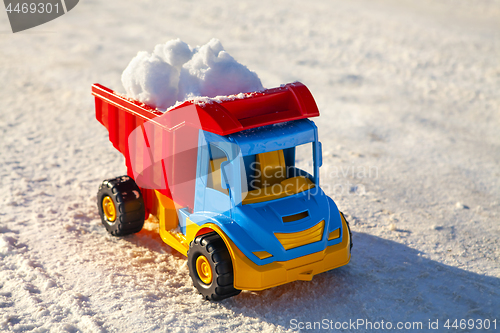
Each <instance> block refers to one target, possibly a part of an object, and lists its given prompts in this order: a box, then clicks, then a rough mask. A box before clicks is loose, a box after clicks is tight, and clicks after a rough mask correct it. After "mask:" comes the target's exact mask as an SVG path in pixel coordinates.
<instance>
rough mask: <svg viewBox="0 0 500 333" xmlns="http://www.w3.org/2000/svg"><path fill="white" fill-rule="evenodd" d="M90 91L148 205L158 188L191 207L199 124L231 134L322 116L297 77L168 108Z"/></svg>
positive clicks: (105, 90)
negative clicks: (219, 99)
mask: <svg viewBox="0 0 500 333" xmlns="http://www.w3.org/2000/svg"><path fill="white" fill-rule="evenodd" d="M92 95H94V96H95V106H96V118H97V120H99V122H101V124H103V125H104V126H105V127H106V128H107V129H108V131H109V140H110V141H111V142H112V143H113V146H114V147H115V148H116V149H118V150H119V151H120V152H121V153H122V154H123V155H124V156H125V160H126V164H127V173H128V175H129V176H130V177H132V178H133V179H135V180H136V182H137V183H138V185H139V187H140V188H141V190H142V194H143V196H144V199H145V203H146V207H149V205H148V201H149V200H152V199H151V196H152V195H154V193H153V192H152V190H153V189H156V190H158V191H160V192H161V193H163V194H165V195H167V196H169V197H170V198H172V195H174V198H175V200H174V201H175V202H176V203H177V204H178V205H179V206H181V207H189V208H190V210H192V208H193V204H194V181H195V178H196V162H197V149H195V148H196V147H197V144H198V131H199V130H200V129H202V130H204V131H208V132H212V133H215V134H219V135H228V134H231V133H235V132H239V131H242V130H246V129H250V128H255V127H259V126H264V125H270V124H275V123H281V122H285V121H290V120H296V119H303V118H309V117H315V116H319V111H318V108H317V106H316V103H315V101H314V98H313V97H312V95H311V93H310V92H309V90H308V89H307V87H306V86H304V85H303V84H302V83H299V82H296V83H290V84H287V85H285V86H282V87H279V88H274V89H268V90H265V91H262V92H258V93H248V94H244V96H243V97H242V98H234V99H232V98H227V100H226V101H223V102H212V103H199V102H198V103H196V102H193V101H188V102H185V103H183V104H182V105H179V106H177V107H175V108H173V109H171V110H169V111H167V112H165V113H163V112H160V111H158V110H156V109H154V108H151V107H149V106H147V105H145V104H143V103H140V102H138V101H134V100H130V99H127V98H125V97H123V96H120V95H118V94H116V93H114V92H113V91H112V90H110V89H108V88H106V87H104V86H102V85H100V84H94V85H93V86H92ZM239 97H241V96H239Z"/></svg>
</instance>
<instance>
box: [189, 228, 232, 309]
mask: <svg viewBox="0 0 500 333" xmlns="http://www.w3.org/2000/svg"><path fill="white" fill-rule="evenodd" d="M200 256H204V257H205V258H206V259H207V260H208V263H209V264H210V272H211V277H212V278H211V282H210V283H205V282H203V281H202V278H200V276H199V274H198V271H197V267H196V266H197V260H198V258H199V257H200ZM188 267H189V275H190V276H191V280H193V285H194V286H195V287H196V289H198V291H199V292H200V294H201V295H202V296H203V298H204V299H206V300H209V301H220V300H223V299H225V298H228V297H232V296H236V295H238V294H239V293H240V292H241V290H237V289H234V275H233V264H232V262H231V256H230V255H229V251H228V250H227V248H226V245H225V244H224V241H223V240H222V238H221V237H220V236H219V235H218V234H217V233H215V232H211V233H208V234H204V235H201V236H198V237H196V238H195V239H194V240H193V241H192V242H191V244H190V245H189V251H188Z"/></svg>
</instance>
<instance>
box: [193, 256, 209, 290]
mask: <svg viewBox="0 0 500 333" xmlns="http://www.w3.org/2000/svg"><path fill="white" fill-rule="evenodd" d="M196 273H198V277H199V278H200V280H201V281H202V282H203V283H204V284H210V283H212V267H210V263H209V262H208V259H207V257H205V256H203V255H201V256H199V257H198V259H196Z"/></svg>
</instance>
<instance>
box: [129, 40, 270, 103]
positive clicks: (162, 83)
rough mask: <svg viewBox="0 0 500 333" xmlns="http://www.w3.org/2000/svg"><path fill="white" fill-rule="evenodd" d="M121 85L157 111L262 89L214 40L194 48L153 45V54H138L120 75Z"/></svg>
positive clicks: (173, 43)
mask: <svg viewBox="0 0 500 333" xmlns="http://www.w3.org/2000/svg"><path fill="white" fill-rule="evenodd" d="M122 83H123V86H124V87H125V90H126V92H127V96H128V97H130V98H133V99H136V100H139V101H141V102H143V103H145V104H148V105H150V106H153V107H156V108H158V109H160V110H166V109H168V108H169V107H171V106H173V105H175V104H176V102H182V101H184V100H186V99H193V98H196V97H198V96H203V97H216V96H227V95H236V96H234V98H241V97H243V96H242V95H241V93H245V92H252V91H259V90H262V89H263V86H262V83H261V81H260V79H259V77H258V76H257V74H256V73H254V72H252V71H250V70H249V69H248V68H247V67H246V66H244V65H242V64H240V63H238V62H237V61H236V60H235V59H234V58H233V57H232V56H231V55H229V53H227V52H226V51H225V50H224V48H223V46H222V44H221V43H220V41H219V40H217V39H212V40H211V41H210V42H208V43H207V44H205V45H203V46H201V47H200V46H198V47H195V48H192V47H191V46H189V45H188V44H186V43H185V42H183V41H181V40H180V39H175V40H171V41H168V42H167V43H165V44H160V45H156V47H155V49H154V51H153V53H152V54H149V53H148V52H145V51H142V52H139V53H138V54H137V56H136V57H135V58H133V59H132V61H131V62H130V63H129V65H128V66H127V68H126V69H125V70H124V71H123V74H122ZM237 94H240V95H237ZM238 96H239V97H238ZM207 101H208V99H202V100H200V102H207Z"/></svg>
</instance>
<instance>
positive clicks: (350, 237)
mask: <svg viewBox="0 0 500 333" xmlns="http://www.w3.org/2000/svg"><path fill="white" fill-rule="evenodd" d="M340 214H342V217H343V218H344V221H345V224H347V230H349V239H350V241H351V243H350V247H349V250H351V249H352V232H351V227H349V222H348V221H347V219H346V218H345V216H344V213H342V212H340Z"/></svg>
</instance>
